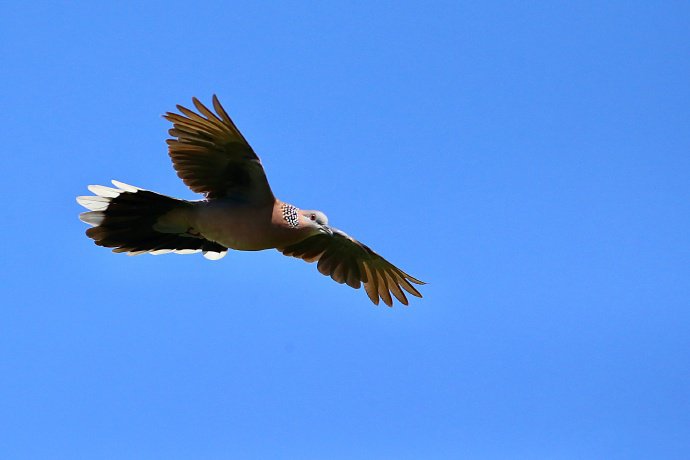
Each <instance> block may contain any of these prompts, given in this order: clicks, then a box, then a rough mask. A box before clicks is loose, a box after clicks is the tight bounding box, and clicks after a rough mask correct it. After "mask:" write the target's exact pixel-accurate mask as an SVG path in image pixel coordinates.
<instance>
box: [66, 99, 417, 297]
mask: <svg viewBox="0 0 690 460" xmlns="http://www.w3.org/2000/svg"><path fill="white" fill-rule="evenodd" d="M192 100H193V102H194V105H195V107H196V109H197V112H194V111H192V110H189V109H187V108H185V107H182V106H180V105H178V106H177V109H178V110H179V112H180V113H179V114H178V113H170V112H168V113H166V114H165V115H164V117H165V118H166V119H167V120H168V121H170V122H172V124H173V127H172V129H170V130H169V133H170V136H172V139H168V140H167V143H168V148H169V154H170V158H171V159H172V162H173V166H174V168H175V170H176V171H177V175H178V176H179V177H180V178H181V179H182V181H183V182H184V183H185V184H186V185H187V186H189V188H191V189H192V190H193V191H194V192H197V193H203V194H204V195H205V199H204V200H200V201H186V200H179V199H176V198H172V197H168V196H164V195H160V194H158V193H155V192H151V191H149V190H144V189H141V188H139V187H134V186H131V185H127V184H124V183H122V182H118V181H112V183H113V185H114V186H115V188H112V187H104V186H101V185H90V186H89V187H88V188H89V190H90V191H91V192H92V193H93V194H94V196H80V197H78V198H77V202H78V203H79V204H81V205H82V206H84V207H85V208H87V209H89V212H84V213H82V214H80V216H79V217H80V219H81V220H82V221H84V222H86V223H87V224H90V225H91V226H92V227H91V228H89V229H88V230H87V231H86V235H87V236H89V237H90V238H92V239H93V240H94V242H95V243H96V244H97V245H99V246H104V247H108V248H114V249H113V252H124V253H127V254H129V255H137V254H142V253H150V254H164V253H169V252H175V253H178V254H188V253H194V252H199V251H201V252H203V255H204V257H206V258H208V259H212V260H215V259H220V258H222V257H223V256H224V255H225V254H226V253H227V251H228V249H235V250H241V251H258V250H263V249H271V248H275V249H277V250H278V251H280V252H282V253H283V254H284V255H286V256H292V257H298V258H301V259H303V260H305V261H307V262H318V264H317V267H318V270H319V272H321V273H322V274H324V275H326V276H330V277H331V278H333V280H335V281H337V282H338V283H341V284H342V283H347V285H349V286H351V287H353V288H355V289H358V288H360V287H361V285H362V284H363V285H364V289H365V291H366V293H367V295H368V296H369V298H370V299H371V301H372V302H373V303H374V304H376V305H378V303H379V299H381V300H383V302H384V303H385V304H386V305H388V306H392V304H393V299H392V297H391V294H392V295H393V296H394V297H395V298H396V299H398V301H400V302H401V303H402V304H404V305H407V304H408V301H407V297H406V296H405V293H404V292H403V291H406V292H407V293H409V294H412V295H414V296H417V297H421V294H420V293H419V291H417V289H415V287H414V286H413V284H424V283H423V282H422V281H420V280H418V279H416V278H414V277H412V276H410V275H408V274H407V273H405V272H404V271H402V270H400V269H399V268H397V267H396V266H394V265H393V264H391V263H390V262H388V261H387V260H386V259H384V258H383V257H381V256H380V255H378V254H377V253H375V252H374V251H372V250H371V249H369V247H368V246H366V245H365V244H363V243H360V242H359V241H357V240H355V239H354V238H352V237H351V236H349V235H347V234H346V233H344V232H342V231H340V230H338V229H336V228H334V227H331V226H329V225H328V219H327V218H326V215H325V214H324V213H322V212H320V211H306V210H302V209H299V208H297V207H295V206H293V205H291V204H288V203H285V202H283V201H281V200H279V199H277V198H276V197H275V196H274V195H273V192H272V191H271V187H270V186H269V184H268V180H267V179H266V174H265V172H264V169H263V166H262V165H261V161H260V160H259V157H258V156H257V155H256V153H254V150H252V148H251V147H250V146H249V143H248V142H247V141H246V139H245V138H244V136H243V135H242V133H240V131H239V130H238V129H237V126H235V123H233V121H232V120H231V119H230V117H229V116H228V114H227V113H226V112H225V110H224V109H223V107H222V106H221V105H220V102H219V101H218V98H217V97H216V96H213V107H214V109H215V113H213V112H212V111H211V110H209V109H208V108H207V107H206V106H204V105H203V104H202V103H201V102H199V101H198V100H197V99H196V98H193V99H192Z"/></svg>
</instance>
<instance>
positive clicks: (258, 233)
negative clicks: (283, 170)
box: [190, 199, 317, 251]
mask: <svg viewBox="0 0 690 460" xmlns="http://www.w3.org/2000/svg"><path fill="white" fill-rule="evenodd" d="M284 204H285V203H282V202H280V201H279V200H276V202H275V203H274V204H271V205H270V206H252V205H250V204H247V203H244V202H237V201H234V200H231V199H218V200H212V201H197V202H194V203H193V208H192V212H191V213H190V225H191V226H192V228H193V231H195V232H198V233H199V234H201V236H203V237H204V238H206V239H208V240H211V241H215V242H217V243H220V244H222V245H223V246H225V247H227V248H230V249H235V250H239V251H260V250H262V249H273V248H276V247H279V246H288V245H291V244H294V243H297V242H299V241H302V240H304V239H305V238H307V237H309V236H311V235H312V234H314V233H317V231H316V230H314V229H311V228H305V227H301V226H300V227H291V226H290V225H289V223H288V222H287V221H286V220H285V218H284V216H283V213H282V212H281V207H282V205H284Z"/></svg>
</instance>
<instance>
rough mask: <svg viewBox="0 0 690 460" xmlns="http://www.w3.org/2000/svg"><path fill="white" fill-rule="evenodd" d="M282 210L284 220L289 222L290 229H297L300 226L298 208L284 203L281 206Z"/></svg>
mask: <svg viewBox="0 0 690 460" xmlns="http://www.w3.org/2000/svg"><path fill="white" fill-rule="evenodd" d="M280 210H281V211H282V212H283V220H284V221H285V222H287V224H288V226H290V228H297V227H298V226H299V214H297V208H296V207H294V206H293V205H291V204H287V203H283V204H282V205H281V206H280Z"/></svg>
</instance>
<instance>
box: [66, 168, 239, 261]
mask: <svg viewBox="0 0 690 460" xmlns="http://www.w3.org/2000/svg"><path fill="white" fill-rule="evenodd" d="M112 182H113V185H114V186H115V187H118V188H111V187H104V186H102V185H89V190H90V191H91V192H93V193H94V195H95V196H80V197H77V202H78V203H79V204H80V205H82V206H84V207H85V208H86V209H89V210H90V211H89V212H84V213H81V214H80V215H79V218H80V219H81V220H82V221H84V222H86V223H87V224H89V225H92V228H90V229H88V230H86V236H88V237H89V238H92V239H93V240H94V242H95V243H96V244H97V245H99V246H104V247H106V248H114V249H113V252H126V253H127V254H128V255H131V256H135V255H138V254H143V253H145V252H148V253H150V254H154V255H158V254H166V253H169V252H175V253H177V254H192V253H195V252H199V251H203V254H204V257H206V258H207V259H212V260H216V259H220V258H222V257H223V256H225V254H226V253H227V251H228V248H226V247H224V246H222V245H220V244H218V243H215V242H213V241H209V240H207V239H205V238H203V237H202V236H200V235H199V234H198V233H195V232H194V231H193V229H192V226H191V224H190V223H189V217H188V216H189V215H190V212H191V210H192V206H193V204H192V203H191V202H189V201H184V200H178V199H176V198H171V197H169V196H164V195H159V194H158V193H155V192H151V191H149V190H143V189H140V188H138V187H134V186H132V185H127V184H123V183H122V182H118V181H112Z"/></svg>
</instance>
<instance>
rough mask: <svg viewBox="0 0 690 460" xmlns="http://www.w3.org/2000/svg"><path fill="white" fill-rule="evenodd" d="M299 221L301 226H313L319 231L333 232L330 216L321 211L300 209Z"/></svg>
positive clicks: (312, 227)
mask: <svg viewBox="0 0 690 460" xmlns="http://www.w3.org/2000/svg"><path fill="white" fill-rule="evenodd" d="M299 221H300V222H299V224H300V227H304V228H311V229H314V230H316V231H318V232H319V233H328V234H332V233H333V232H332V231H331V229H330V228H329V227H328V217H326V214H324V213H322V212H321V211H315V210H304V209H300V211H299ZM314 233H316V232H314Z"/></svg>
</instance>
